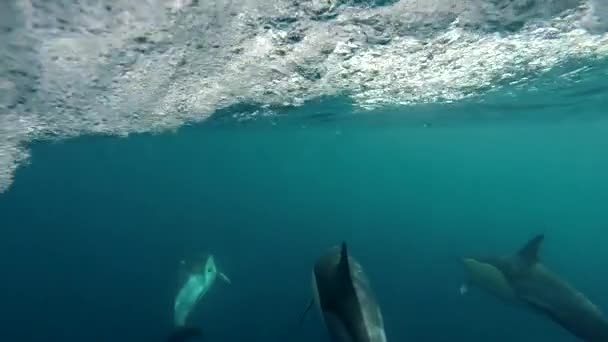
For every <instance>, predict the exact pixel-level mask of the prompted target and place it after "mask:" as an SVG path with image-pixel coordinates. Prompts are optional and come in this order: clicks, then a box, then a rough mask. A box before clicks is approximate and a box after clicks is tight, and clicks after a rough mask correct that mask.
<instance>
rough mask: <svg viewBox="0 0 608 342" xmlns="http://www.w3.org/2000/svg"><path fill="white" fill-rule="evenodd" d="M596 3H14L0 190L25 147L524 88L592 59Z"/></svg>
mask: <svg viewBox="0 0 608 342" xmlns="http://www.w3.org/2000/svg"><path fill="white" fill-rule="evenodd" d="M602 1H603V2H605V0H592V1H590V2H588V3H585V4H583V5H580V4H579V2H578V1H537V2H535V5H534V6H529V7H526V8H522V7H517V6H516V5H515V3H513V4H511V5H509V6H507V8H506V9H505V8H503V9H502V10H499V9H498V7H496V6H497V5H492V3H490V2H480V1H478V0H470V1H459V2H453V1H447V0H434V1H430V0H429V1H427V0H425V1H388V2H387V1H385V2H380V1H377V2H372V1H338V0H336V1H330V2H324V1H278V2H268V1H262V0H234V1H186V0H179V1H178V0H147V1H138V2H133V1H127V0H114V1H108V2H103V3H89V2H86V1H55V2H52V3H49V2H46V1H34V0H29V1H28V0H21V1H17V2H16V3H15V6H12V7H10V8H9V9H7V11H10V14H7V13H8V12H7V11H4V15H9V16H10V17H12V18H14V20H13V21H14V23H13V24H12V26H10V27H9V28H3V29H2V30H0V35H1V37H0V38H2V39H0V44H1V45H2V46H1V48H0V55H1V56H0V57H2V61H3V63H2V65H0V124H1V125H0V191H2V190H5V189H7V187H8V186H9V185H10V182H11V179H12V177H13V174H14V171H15V169H16V167H17V165H19V163H21V162H23V161H24V160H27V157H28V155H27V149H26V147H27V144H28V143H29V142H30V141H32V140H34V139H50V138H65V137H72V136H78V135H82V134H112V135H121V136H124V135H128V134H131V133H137V132H149V131H162V130H165V129H171V128H176V127H179V126H180V125H182V124H183V123H185V122H197V121H204V120H206V119H207V118H209V117H210V116H211V115H212V114H213V113H214V112H215V111H217V110H218V109H222V108H226V107H228V106H231V105H234V104H238V103H259V104H262V105H269V106H293V105H301V104H303V103H305V102H306V101H307V100H310V99H314V98H316V97H319V96H328V95H329V96H331V95H335V94H347V95H349V96H350V97H351V98H352V99H353V101H354V103H355V105H357V106H358V107H360V108H363V109H368V108H377V107H381V106H385V105H391V106H394V105H395V104H397V105H399V104H404V105H416V104H420V103H429V102H453V101H458V100H461V99H464V98H472V97H475V96H483V95H484V94H486V93H487V92H489V91H496V90H497V89H501V87H505V86H511V85H512V84H514V83H517V84H518V86H520V87H524V86H525V84H526V81H525V80H528V81H530V80H533V79H534V78H535V77H537V76H538V75H542V74H543V73H544V72H546V71H548V70H551V69H552V68H554V67H556V66H559V65H560V64H562V63H564V62H566V61H568V60H570V59H589V60H590V61H592V60H595V59H598V58H599V59H602V58H604V59H605V58H606V56H607V55H608V51H607V50H608V38H607V36H606V33H605V30H604V31H602V30H601V29H600V28H601V27H600V26H598V25H595V26H594V27H593V29H591V28H590V27H591V26H590V21H589V20H590V19H589V18H596V19H597V18H599V19H597V20H596V19H594V20H596V21H594V22H600V21H601V19H602V18H604V17H602V13H603V12H602V11H603V10H602V8H603V7H602V4H603V2H602ZM4 22H7V21H4ZM501 25H502V26H501ZM522 80H524V81H522Z"/></svg>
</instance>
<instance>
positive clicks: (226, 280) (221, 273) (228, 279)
mask: <svg viewBox="0 0 608 342" xmlns="http://www.w3.org/2000/svg"><path fill="white" fill-rule="evenodd" d="M219 276H220V278H222V280H223V281H225V282H226V284H228V285H232V281H231V280H230V278H228V276H227V275H226V274H224V273H223V272H220V274H219Z"/></svg>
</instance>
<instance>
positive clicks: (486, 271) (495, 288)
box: [462, 258, 515, 301]
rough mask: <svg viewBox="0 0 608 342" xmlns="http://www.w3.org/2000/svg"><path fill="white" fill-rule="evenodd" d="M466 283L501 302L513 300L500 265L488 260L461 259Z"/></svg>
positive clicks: (509, 285) (511, 289)
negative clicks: (501, 300) (499, 299)
mask: <svg viewBox="0 0 608 342" xmlns="http://www.w3.org/2000/svg"><path fill="white" fill-rule="evenodd" d="M462 264H463V266H464V270H465V275H466V279H467V280H466V282H467V284H470V285H472V286H475V287H478V288H480V289H482V290H484V291H487V292H489V293H491V294H493V295H495V296H497V297H499V298H501V299H503V300H507V301H513V300H515V293H514V291H513V288H512V287H511V284H510V283H509V280H508V277H507V276H506V275H505V274H504V273H503V270H502V269H501V266H500V264H499V263H498V262H497V261H493V260H490V259H476V258H463V259H462Z"/></svg>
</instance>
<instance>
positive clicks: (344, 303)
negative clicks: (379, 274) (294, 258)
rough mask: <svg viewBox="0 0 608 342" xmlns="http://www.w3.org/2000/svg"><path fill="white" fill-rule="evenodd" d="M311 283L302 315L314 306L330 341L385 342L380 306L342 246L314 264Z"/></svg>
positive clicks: (352, 259)
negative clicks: (309, 302) (309, 295)
mask: <svg viewBox="0 0 608 342" xmlns="http://www.w3.org/2000/svg"><path fill="white" fill-rule="evenodd" d="M312 282H313V294H314V299H313V301H311V304H310V305H309V307H308V308H307V310H306V311H308V309H310V307H311V306H312V303H313V302H314V303H315V304H316V306H317V308H318V309H319V312H320V314H321V317H322V319H323V322H324V324H325V327H326V328H327V330H328V333H329V335H330V337H331V339H332V341H335V342H386V335H385V332H384V322H383V318H382V313H381V311H380V306H379V305H378V303H377V301H376V299H375V296H374V294H373V292H372V289H371V287H370V284H369V280H368V279H367V277H366V275H365V273H364V271H363V268H362V267H361V265H360V264H359V263H358V262H357V261H356V260H355V259H354V258H353V257H351V256H349V255H348V250H347V246H346V243H342V246H341V247H334V248H332V249H330V250H329V251H328V252H327V253H326V254H325V255H323V256H321V257H320V258H319V259H318V260H317V262H316V264H315V265H314V268H313V274H312ZM304 314H306V312H305V313H304ZM302 318H304V316H302Z"/></svg>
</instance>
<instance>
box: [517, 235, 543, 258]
mask: <svg viewBox="0 0 608 342" xmlns="http://www.w3.org/2000/svg"><path fill="white" fill-rule="evenodd" d="M544 238H545V235H544V234H538V235H536V236H535V237H533V238H532V239H530V240H529V241H528V242H527V243H526V245H525V246H524V247H522V248H521V249H520V250H519V252H518V255H519V257H520V258H521V259H522V260H523V261H524V262H526V263H527V264H529V265H533V264H535V263H537V262H538V250H539V249H540V245H541V243H542V242H543V239H544Z"/></svg>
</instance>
